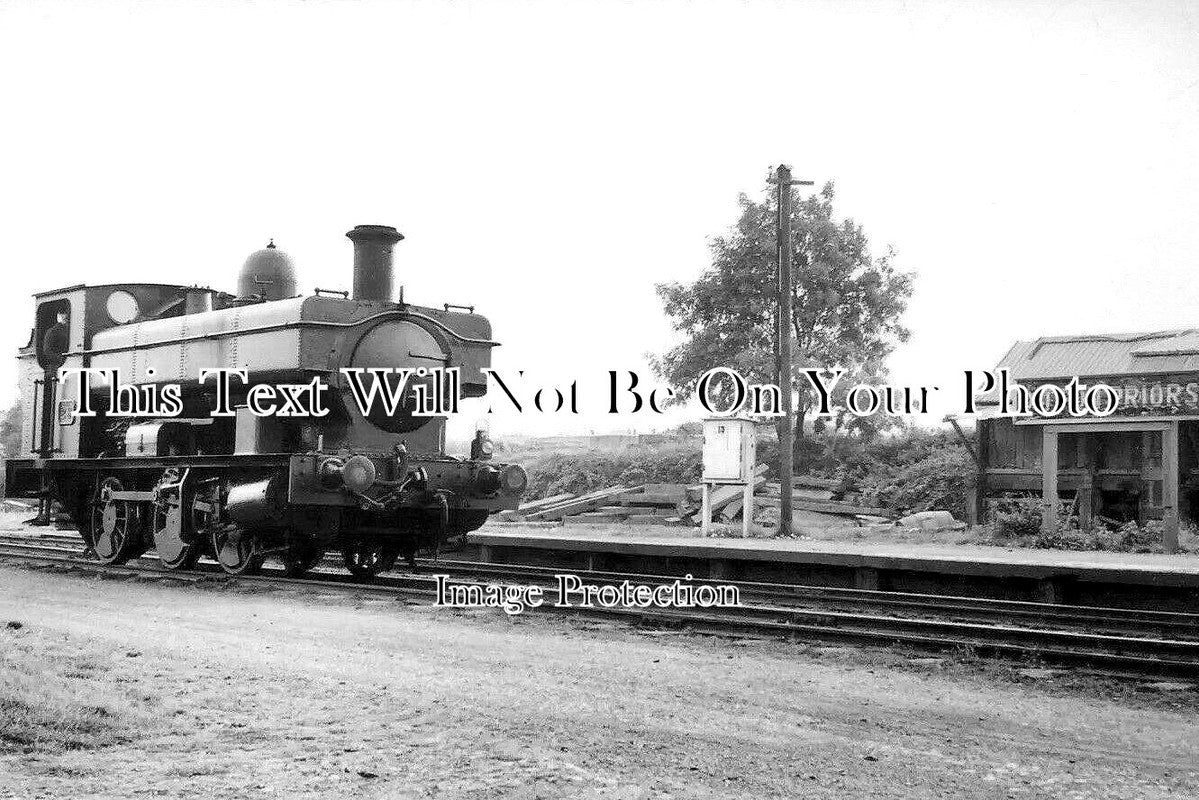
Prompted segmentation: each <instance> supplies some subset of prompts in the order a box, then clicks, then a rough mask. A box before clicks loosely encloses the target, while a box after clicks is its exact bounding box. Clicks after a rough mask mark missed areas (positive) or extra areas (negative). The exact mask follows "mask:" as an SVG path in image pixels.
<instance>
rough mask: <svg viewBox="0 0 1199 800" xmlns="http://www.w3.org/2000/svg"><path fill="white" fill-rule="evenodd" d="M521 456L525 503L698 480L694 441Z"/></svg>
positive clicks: (698, 444)
mask: <svg viewBox="0 0 1199 800" xmlns="http://www.w3.org/2000/svg"><path fill="white" fill-rule="evenodd" d="M525 458H526V460H524V461H523V462H522V463H523V464H524V466H525V469H527V470H528V472H529V490H528V493H527V496H528V497H529V498H530V499H537V498H540V497H549V496H550V495H555V494H563V493H565V492H570V493H572V494H582V493H583V492H590V491H593V490H595V489H603V488H606V487H608V486H616V485H618V484H624V485H626V486H637V485H639V484H642V483H688V484H690V483H695V482H697V481H698V480H699V478H700V462H701V454H700V442H699V441H696V440H681V441H679V442H677V443H675V444H672V445H654V446H648V445H647V446H630V447H624V448H620V449H615V450H591V451H582V452H567V453H560V452H551V453H540V454H529V455H527V456H525ZM513 460H517V459H515V458H514V459H513Z"/></svg>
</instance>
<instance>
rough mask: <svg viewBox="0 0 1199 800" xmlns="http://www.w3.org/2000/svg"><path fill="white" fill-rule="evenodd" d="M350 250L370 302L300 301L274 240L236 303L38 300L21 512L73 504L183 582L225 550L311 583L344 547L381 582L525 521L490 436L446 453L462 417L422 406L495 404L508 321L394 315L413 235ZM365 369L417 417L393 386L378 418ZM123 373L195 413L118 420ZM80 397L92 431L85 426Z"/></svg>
mask: <svg viewBox="0 0 1199 800" xmlns="http://www.w3.org/2000/svg"><path fill="white" fill-rule="evenodd" d="M346 236H347V237H349V239H350V240H351V241H352V242H353V246H354V272H353V293H352V294H351V293H349V292H330V291H326V290H320V289H318V290H316V292H315V293H314V294H313V295H308V296H301V295H298V294H297V292H296V276H295V268H294V265H293V263H292V261H291V259H290V258H289V257H288V256H287V255H286V254H285V253H283V252H282V251H281V250H279V249H278V248H276V247H275V246H274V242H273V241H272V242H271V243H270V244H269V245H268V246H267V247H266V248H264V249H262V250H259V251H257V252H255V253H253V254H252V255H251V256H250V257H249V258H248V259H247V260H246V262H245V265H244V266H243V267H242V270H241V273H240V276H239V280H238V291H237V294H235V295H234V294H227V293H224V292H219V291H215V290H213V289H209V288H202V287H199V286H182V285H173V284H150V283H133V284H106V285H100V286H82V285H80V286H70V287H67V288H65V289H59V290H56V291H51V292H43V293H41V294H38V295H35V319H34V328H33V333H32V336H31V337H30V340H29V343H28V344H27V345H25V347H23V348H21V349H20V351H19V353H18V359H19V365H20V391H21V395H20V403H21V408H22V411H23V420H24V429H23V431H22V455H23V456H24V457H22V458H13V459H9V460H8V461H7V462H6V464H5V470H6V478H7V487H8V494H9V496H25V497H39V498H42V500H43V502H44V503H48V502H49V501H50V500H54V501H57V502H58V503H61V504H62V505H63V506H64V507H65V508H66V509H68V510H69V512H70V514H71V516H72V518H73V520H74V521H75V522H76V524H77V525H78V527H79V529H80V532H81V534H82V536H83V538H84V540H85V542H86V543H87V545H88V546H89V547H90V548H91V549H92V550H94V551H95V553H96V555H97V556H98V557H99V559H100V560H101V561H103V562H105V563H109V564H119V563H123V562H125V561H127V560H128V559H130V558H134V557H136V556H139V555H141V554H143V553H145V552H146V551H147V550H148V549H150V548H151V547H153V548H154V549H156V550H157V554H158V557H159V558H160V560H161V562H162V564H163V565H164V566H165V567H167V568H168V569H186V568H190V567H192V566H193V565H194V564H195V562H196V560H197V559H198V558H199V557H200V556H201V555H202V554H204V553H206V552H207V553H208V554H210V555H211V556H212V557H213V558H215V560H216V561H217V563H219V564H220V566H221V567H222V568H223V569H224V570H225V571H226V572H229V573H232V574H246V573H251V572H254V571H257V570H258V569H260V568H261V566H262V564H263V562H264V560H265V559H267V558H277V559H279V560H280V561H282V563H283V566H284V569H285V571H286V573H287V574H289V575H299V574H302V573H304V572H305V571H307V570H308V569H310V568H312V567H313V566H314V565H315V564H316V563H317V562H318V561H319V560H320V559H321V558H322V557H323V555H324V554H325V553H326V551H327V550H329V549H331V548H336V549H340V551H341V552H342V555H343V557H344V559H345V565H346V567H347V568H348V569H349V570H350V571H351V572H352V573H354V574H355V575H357V576H360V577H369V576H373V575H375V574H377V573H379V572H382V571H384V570H387V569H389V568H391V567H392V566H393V565H394V563H395V561H396V559H397V558H398V557H400V556H401V555H402V556H404V557H405V558H407V559H408V560H409V561H411V560H412V559H413V558H414V557H415V556H416V554H418V553H419V552H421V551H425V550H430V549H436V548H438V547H440V546H441V544H443V543H444V542H445V541H446V540H447V539H449V538H450V537H455V536H460V535H462V534H465V533H466V532H468V531H471V530H474V529H476V528H478V527H480V526H481V525H482V524H483V523H484V522H485V521H486V519H487V516H488V514H490V513H492V512H495V511H499V510H502V509H510V508H515V507H516V506H517V505H518V503H519V500H520V496H521V494H522V492H523V491H524V489H525V486H526V484H527V477H526V475H525V472H524V470H523V469H522V468H521V467H520V466H519V465H516V464H497V463H493V462H492V460H491V455H492V446H491V443H490V441H489V440H488V438H487V435H486V432H485V431H480V432H478V433H477V434H476V437H475V441H474V442H473V443H472V444H471V451H472V452H471V453H470V457H469V458H454V457H450V456H448V455H446V453H445V421H446V418H445V416H436V415H432V416H430V415H427V414H425V413H422V409H421V408H420V407H419V405H418V402H419V397H420V396H421V392H422V391H425V392H426V393H427V392H428V391H434V390H437V389H441V388H444V387H439V386H436V385H434V384H436V382H438V381H444V380H447V378H446V376H449V375H453V376H454V377H455V385H456V388H457V390H458V392H459V393H460V396H461V397H478V396H480V395H482V394H484V392H485V391H486V376H485V373H484V370H485V369H486V368H487V367H489V366H490V362H491V348H492V347H494V346H496V344H497V343H496V342H495V341H493V340H492V339H491V325H490V323H489V322H488V321H487V319H486V318H484V317H483V316H480V315H478V314H475V313H474V308H473V307H462V306H451V305H448V304H447V305H445V306H443V307H442V308H441V309H436V308H426V307H421V306H415V305H410V304H408V303H405V302H404V300H403V291H402V289H401V292H400V299H399V301H398V302H396V301H395V299H394V294H393V289H392V287H393V248H394V246H395V245H396V243H398V242H399V241H401V240H402V239H403V238H404V237H403V235H402V234H400V233H399V232H397V231H396V229H395V228H392V227H389V226H383V225H359V226H357V227H355V228H354V229H353V230H352V231H350V232H349V233H347V234H346ZM85 367H86V368H92V369H93V370H102V371H103V372H101V373H96V372H89V373H86V374H84V373H80V372H79V371H78V368H85ZM218 368H229V369H234V370H244V375H245V381H244V382H243V381H241V380H237V379H236V378H234V379H231V380H230V381H229V382H228V384H227V387H226V388H227V392H228V399H230V400H231V403H230V407H229V408H228V409H226V410H227V412H228V413H227V414H224V415H221V414H213V409H214V408H216V407H217V403H218V402H219V401H220V399H221V398H220V396H219V395H218V384H217V382H216V381H213V380H206V381H201V380H200V379H199V376H200V370H202V369H218ZM343 368H351V369H349V370H344V371H343ZM352 368H362V371H361V372H358V375H359V377H360V378H362V376H365V378H362V379H363V380H365V381H366V382H367V384H368V385H367V386H366V388H367V389H371V388H372V387H371V386H369V384H370V382H372V381H380V382H383V381H387V382H390V381H395V380H399V377H398V376H399V375H400V374H401V373H400V372H392V370H408V372H407V375H408V376H409V377H410V380H409V382H408V383H407V384H401V385H400V387H399V389H398V391H399V393H398V394H393V396H392V397H393V399H395V398H396V397H400V398H402V400H401V402H399V403H394V402H393V403H390V404H388V403H386V402H385V398H386V394H387V393H386V391H385V390H386V389H388V388H391V389H392V390H397V386H396V385H395V384H394V383H391V384H390V386H382V385H381V386H379V387H377V388H378V389H379V390H380V391H378V392H373V402H372V403H371V404H369V405H367V406H365V407H363V405H362V404H361V402H360V397H356V396H352V392H351V389H352V388H353V387H351V386H350V385H349V382H348V381H347V373H354V372H356V370H354V369H352ZM422 368H423V369H422ZM448 368H454V369H448ZM112 370H116V371H117V372H115V373H113V372H111V371H112ZM106 376H119V381H120V383H121V384H122V385H124V384H129V385H131V386H133V387H135V388H134V391H135V392H140V391H146V390H151V391H152V390H153V389H155V388H161V387H166V386H167V385H168V384H172V385H174V386H175V387H177V388H176V391H177V392H178V394H179V397H178V404H179V405H180V406H181V413H178V414H175V415H173V416H170V417H165V416H154V417H150V416H145V417H138V416H136V415H130V414H129V413H128V409H124V408H113V398H119V397H120V396H121V391H125V390H121V391H114V390H113V386H112V381H111V378H110V377H106ZM84 377H88V378H90V381H89V382H88V383H90V386H88V385H87V384H85V385H84V387H83V392H84V393H83V394H80V391H81V386H80V385H79V381H80V380H82V379H83V378H84ZM313 381H315V382H316V384H318V385H319V386H320V387H323V389H324V391H323V394H324V396H325V398H326V401H325V402H326V404H327V413H326V414H325V415H324V416H303V415H295V416H287V415H283V414H271V415H262V414H259V413H254V409H253V408H251V407H250V405H249V404H248V403H247V398H248V397H249V395H250V392H252V391H253V390H254V387H255V386H263V385H269V386H279V385H281V384H289V385H297V384H310V383H312V382H313ZM358 388H359V390H361V389H362V386H359V387H358ZM80 398H82V399H84V400H85V401H87V405H89V406H91V408H90V409H88V410H89V411H91V412H92V415H91V416H83V415H81V414H79V413H77V412H79V411H80V408H79V402H80ZM176 410H180V409H176Z"/></svg>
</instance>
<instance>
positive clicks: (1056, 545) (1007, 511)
mask: <svg viewBox="0 0 1199 800" xmlns="http://www.w3.org/2000/svg"><path fill="white" fill-rule="evenodd" d="M991 532H992V536H993V537H994V539H995V543H996V544H1003V545H1007V546H1009V547H1011V546H1014V547H1038V548H1044V549H1048V550H1106V551H1111V552H1118V553H1160V552H1162V525H1161V523H1160V522H1157V521H1155V520H1150V521H1149V522H1147V523H1145V524H1144V525H1138V524H1137V523H1136V522H1125V523H1123V524H1122V525H1120V526H1118V527H1115V526H1109V525H1105V524H1103V523H1096V524H1095V525H1094V526H1093V527H1091V528H1090V529H1088V530H1083V529H1081V528H1080V527H1079V524H1078V517H1077V516H1068V517H1065V518H1064V519H1062V520H1061V521H1059V522H1058V525H1057V528H1056V529H1055V530H1053V531H1051V532H1049V533H1046V532H1044V531H1042V530H1041V504H1040V498H1012V499H1009V500H1006V501H1002V502H1000V503H999V504H998V505H997V506H996V509H995V518H994V521H993V522H992V524H991ZM1196 538H1197V535H1196V531H1195V529H1194V528H1193V527H1187V526H1184V528H1183V530H1182V531H1180V532H1179V547H1180V549H1181V550H1182V551H1183V552H1188V551H1192V550H1195V549H1196V546H1195V541H1196Z"/></svg>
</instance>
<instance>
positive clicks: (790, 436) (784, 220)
mask: <svg viewBox="0 0 1199 800" xmlns="http://www.w3.org/2000/svg"><path fill="white" fill-rule="evenodd" d="M770 182H771V183H774V184H777V185H778V203H777V206H778V258H779V309H778V331H777V333H778V373H779V374H778V381H779V388H780V389H781V390H782V394H783V408H782V412H783V416H782V417H781V418H780V419H779V424H778V438H779V488H780V491H779V495H780V498H779V535H780V536H790V535H791V514H792V497H791V495H792V492H793V491H794V486H795V483H794V480H793V476H794V474H795V451H794V447H795V445H794V436H795V413H794V409H793V408H792V405H791V391H792V389H793V388H794V384H795V381H794V377H795V369H794V365H793V363H792V362H793V356H792V353H791V328H792V326H793V324H794V323H793V321H792V320H793V319H794V316H793V314H792V307H791V296H792V292H791V288H792V286H793V285H794V284H793V281H792V279H791V187H792V186H811V185H812V183H813V182H812V181H797V180H794V179H792V177H791V168H790V167H788V166H787V165H786V164H780V165H779V167H778V169H777V170H776V171H775V176H774V178H773V179H772V180H771V181H770Z"/></svg>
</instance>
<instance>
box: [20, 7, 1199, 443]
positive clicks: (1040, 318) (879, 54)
mask: <svg viewBox="0 0 1199 800" xmlns="http://www.w3.org/2000/svg"><path fill="white" fill-rule="evenodd" d="M1197 37H1199V6H1196V5H1195V4H1187V3H1163V2H1158V3H1152V2H1145V3H1135V4H1133V3H1124V4H1120V3H1111V2H1093V3H1086V2H1073V3H1067V2H989V3H988V2H971V3H960V2H945V3H939V2H930V3H920V2H905V3H886V2H871V3H853V2H829V3H821V2H801V3H779V2H749V1H744V2H723V3H715V2H712V3H703V2H695V3H673V2H658V3H616V2H603V3H601V2H595V3H589V2H571V3H552V2H545V3H539V2H499V1H493V2H486V3H482V2H480V3H472V2H446V3H432V2H390V3H369V2H302V3H283V2H280V3H267V2H259V3H254V2H238V3H165V2H164V3H155V4H148V3H105V2H88V3H67V2H52V3H47V2H38V3H33V2H29V3H24V2H11V1H10V2H5V3H3V4H0V265H3V266H2V268H3V274H4V291H3V292H2V293H0V342H8V343H9V346H10V347H11V350H10V351H9V352H13V353H15V350H16V348H18V347H19V346H21V345H23V344H24V343H25V341H26V340H27V339H28V334H29V329H30V328H31V326H32V322H33V304H32V300H31V298H30V295H32V294H33V293H34V292H38V291H44V290H47V289H51V288H56V287H59V286H65V285H70V284H73V283H78V282H85V283H107V282H118V281H124V280H128V281H160V282H178V283H186V284H191V283H201V284H208V285H212V286H214V287H217V288H222V289H232V288H233V287H234V285H235V281H236V275H237V271H238V268H239V267H240V265H241V263H242V261H243V260H244V259H245V257H246V255H248V254H249V253H250V252H251V251H253V250H255V249H257V248H260V247H262V246H263V245H265V244H266V242H267V240H268V239H270V238H272V237H273V238H274V240H275V241H276V243H277V244H278V246H279V247H280V248H282V249H284V250H285V251H287V252H288V253H290V254H291V255H292V257H293V258H294V259H295V261H296V264H297V268H298V272H299V278H300V281H299V282H300V286H301V288H302V289H304V290H305V291H310V290H311V289H312V288H313V287H316V286H320V287H322V288H349V284H350V267H351V254H352V250H351V245H350V243H349V241H348V240H346V239H345V237H344V233H345V232H346V231H347V230H349V229H350V228H351V227H353V226H354V225H356V224H360V223H376V224H388V225H394V226H396V227H397V228H399V229H400V230H401V231H402V232H403V233H404V234H405V236H406V237H407V238H406V240H405V241H404V242H402V243H401V244H399V245H398V246H397V248H396V265H397V282H398V283H402V284H403V285H404V287H405V297H406V299H408V300H409V301H410V302H414V303H418V304H423V305H430V306H440V305H441V304H442V303H444V302H450V303H462V304H473V305H475V306H476V307H477V308H478V309H479V311H480V313H483V314H486V315H487V316H488V317H489V318H490V320H491V322H492V325H493V327H494V332H495V338H497V339H498V340H500V341H501V342H502V343H503V346H502V347H501V348H499V349H497V350H496V351H495V354H494V366H496V368H497V369H500V370H502V371H503V372H504V373H505V374H514V373H515V372H516V371H517V370H524V372H525V380H526V381H527V383H526V384H525V387H526V396H527V395H529V394H531V393H532V391H535V390H536V389H537V388H541V387H548V388H549V389H550V391H552V389H553V388H554V387H560V386H563V385H564V384H568V383H570V382H571V381H572V380H577V381H578V385H579V395H580V407H581V409H582V412H583V413H581V414H579V415H577V416H575V415H567V414H537V413H528V412H527V409H526V413H524V414H520V415H517V414H515V413H511V412H505V411H504V410H503V409H504V408H505V406H502V405H500V404H498V403H497V404H496V405H495V406H494V408H495V410H496V412H497V413H495V414H492V415H490V416H491V418H492V421H491V427H492V431H493V432H496V433H530V434H538V435H543V434H550V433H566V432H578V431H587V430H596V431H612V430H628V429H637V430H641V431H649V430H653V429H656V428H659V429H660V428H664V427H667V426H669V425H672V424H675V423H677V422H678V421H680V420H681V419H683V418H685V417H687V416H688V415H692V414H694V413H695V412H694V411H693V410H691V411H688V410H682V411H675V412H672V413H671V414H666V415H658V414H653V413H652V412H648V411H642V412H640V413H637V414H632V413H621V414H618V415H610V414H607V413H606V411H607V402H608V398H607V390H606V379H607V371H608V370H612V369H615V370H635V371H637V372H639V373H640V374H641V376H642V380H643V385H644V384H650V383H653V379H652V376H651V375H650V374H649V370H648V367H647V363H646V355H647V354H649V353H660V352H662V351H664V350H665V349H667V348H668V347H669V346H670V345H671V344H672V343H674V341H675V339H674V335H673V333H672V331H671V328H670V325H669V322H668V320H667V319H666V318H665V317H664V315H663V313H662V309H661V304H660V301H659V300H658V298H657V295H656V294H655V291H654V286H655V284H656V283H660V282H663V281H688V280H693V279H694V278H695V277H697V276H698V275H699V274H700V273H701V272H702V271H703V270H704V269H705V268H706V267H707V266H708V265H709V263H710V258H709V249H708V242H709V239H710V237H712V236H714V235H719V234H721V233H724V232H726V231H727V230H728V229H729V227H730V226H731V225H732V224H733V223H734V222H735V221H736V218H737V196H738V194H739V193H741V192H748V193H751V194H758V193H760V192H762V191H763V189H764V178H765V176H766V174H767V171H768V169H769V168H770V167H771V166H773V165H775V164H778V163H779V162H780V161H782V162H786V163H789V164H791V165H792V167H793V168H794V171H795V173H796V176H797V177H801V178H809V179H813V180H815V181H817V183H818V184H821V183H823V182H825V181H829V180H831V181H834V182H835V184H836V189H837V201H836V207H837V211H838V213H839V214H840V215H843V216H847V217H852V218H853V219H855V220H856V221H858V222H860V223H861V224H862V225H863V226H864V227H865V229H866V231H867V232H868V233H869V235H870V237H871V240H872V243H873V246H874V249H875V251H876V252H877V253H880V254H881V253H882V252H883V251H884V248H885V247H886V246H888V245H890V246H892V247H894V248H895V250H896V252H897V258H896V264H897V266H898V267H899V268H901V269H904V270H906V271H910V272H914V273H916V275H917V278H916V284H915V287H916V288H915V294H914V296H913V298H912V301H911V304H910V307H909V310H908V312H907V315H906V322H907V325H908V327H909V328H910V329H911V330H912V338H911V341H910V342H908V343H907V344H905V345H903V346H901V347H900V348H899V349H898V350H897V351H896V352H895V354H894V356H893V357H892V359H891V361H890V368H891V380H892V382H893V383H895V384H897V385H913V386H919V385H938V386H943V387H945V388H946V396H945V397H944V399H943V403H942V406H941V407H938V408H937V409H936V411H937V412H938V413H936V414H935V415H934V416H935V417H936V418H937V419H939V418H940V415H941V413H948V412H951V411H954V410H958V409H957V408H956V407H957V406H958V405H960V400H959V399H958V395H957V393H956V392H955V390H956V389H957V388H958V387H960V386H961V385H962V378H961V373H962V371H963V370H966V369H986V368H989V367H991V366H993V365H994V364H995V363H996V362H997V361H998V360H999V358H1000V357H1001V356H1002V355H1003V353H1004V352H1005V351H1006V350H1007V349H1008V347H1009V346H1010V345H1011V343H1012V342H1013V341H1015V340H1017V339H1026V338H1033V337H1036V336H1040V335H1057V334H1068V333H1083V332H1085V333H1098V332H1111V331H1139V330H1154V329H1162V328H1179V327H1191V326H1196V327H1199V281H1195V280H1194V279H1193V276H1194V274H1195V269H1194V261H1195V254H1196V253H1197V252H1199V224H1197V223H1199V148H1197V143H1199V48H1196V47H1195V46H1194V44H1195V42H1196V41H1199V38H1197ZM714 366H715V365H714ZM15 389H16V370H15V360H14V359H7V358H4V359H0V403H3V404H5V405H7V404H8V403H10V402H12V400H13V398H14V397H15ZM486 407H487V401H474V402H473V403H472V405H471V407H468V408H467V409H466V410H465V413H464V414H463V415H462V418H461V419H456V420H454V421H453V422H452V425H451V435H453V434H455V433H461V431H462V430H463V429H469V428H470V427H472V426H473V424H474V421H475V419H477V418H479V417H480V416H487V415H486V414H485V411H486ZM624 410H626V411H627V407H626V408H625V409H624Z"/></svg>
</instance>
